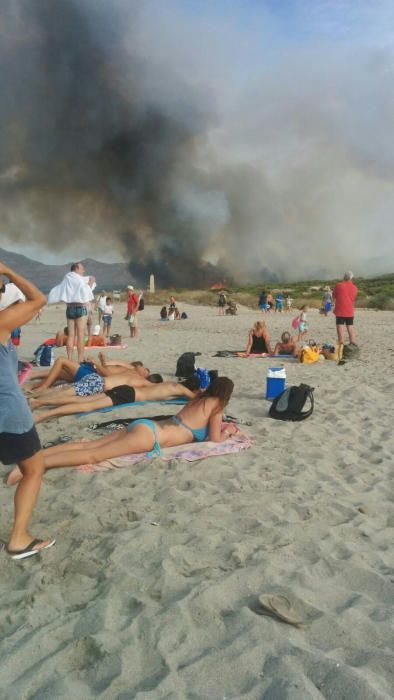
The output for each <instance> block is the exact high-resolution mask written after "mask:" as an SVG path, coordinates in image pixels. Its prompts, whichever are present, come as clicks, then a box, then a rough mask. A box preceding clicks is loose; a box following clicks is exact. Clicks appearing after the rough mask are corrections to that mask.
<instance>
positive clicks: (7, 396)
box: [0, 263, 55, 559]
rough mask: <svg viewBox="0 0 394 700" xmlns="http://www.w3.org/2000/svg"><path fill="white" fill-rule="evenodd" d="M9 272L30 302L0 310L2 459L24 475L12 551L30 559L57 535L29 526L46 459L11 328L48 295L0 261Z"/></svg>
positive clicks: (0, 271) (27, 317)
mask: <svg viewBox="0 0 394 700" xmlns="http://www.w3.org/2000/svg"><path fill="white" fill-rule="evenodd" d="M0 274H3V275H6V276H7V277H8V279H10V280H11V282H13V283H15V284H16V285H17V286H18V287H19V289H20V290H21V292H22V293H23V294H24V295H25V297H26V300H25V301H19V302H18V303H17V304H13V305H12V306H9V307H7V308H6V309H3V310H2V311H0V461H1V462H3V464H5V465H8V464H17V465H18V467H19V469H20V471H21V473H22V478H21V480H20V482H19V485H18V487H17V489H16V492H15V515H14V524H13V527H12V530H11V535H10V539H9V542H8V546H7V552H8V554H9V555H10V556H11V557H12V558H13V559H25V558H26V557H31V556H33V555H35V554H38V553H39V552H41V551H42V550H43V549H48V548H49V547H52V545H54V544H55V540H53V539H47V540H40V539H36V538H34V537H33V536H32V535H31V534H30V533H29V531H28V525H29V520H30V518H31V515H32V512H33V509H34V506H35V503H36V500H37V497H38V493H39V491H40V487H41V481H42V477H43V473H44V460H43V453H42V450H41V444H40V439H39V437H38V434H37V430H36V428H35V426H34V420H33V416H32V413H31V411H30V408H29V405H28V403H27V401H26V398H25V396H24V394H23V392H22V390H21V388H20V386H19V384H18V357H17V354H16V351H15V348H14V347H13V345H12V343H11V342H10V337H11V332H12V330H13V328H15V327H16V326H22V325H23V324H25V323H27V322H28V321H30V320H31V319H32V318H34V317H35V315H36V314H37V312H38V310H39V309H41V308H42V307H43V306H44V305H45V303H46V297H45V296H44V295H43V294H41V292H40V291H39V290H38V289H37V287H35V286H34V285H33V284H32V283H31V282H29V281H28V280H27V279H25V278H24V277H22V276H21V275H18V274H17V273H16V272H14V271H13V270H11V269H10V268H9V267H7V266H6V265H3V264H2V263H0Z"/></svg>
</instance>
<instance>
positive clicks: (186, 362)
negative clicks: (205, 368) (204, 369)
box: [175, 352, 200, 379]
mask: <svg viewBox="0 0 394 700" xmlns="http://www.w3.org/2000/svg"><path fill="white" fill-rule="evenodd" d="M196 355H200V353H196V352H184V353H183V355H181V356H180V357H178V359H177V363H176V370H175V374H176V376H177V377H182V378H184V379H187V378H188V377H191V375H192V374H194V372H195V371H196V368H195V365H194V363H195V361H196Z"/></svg>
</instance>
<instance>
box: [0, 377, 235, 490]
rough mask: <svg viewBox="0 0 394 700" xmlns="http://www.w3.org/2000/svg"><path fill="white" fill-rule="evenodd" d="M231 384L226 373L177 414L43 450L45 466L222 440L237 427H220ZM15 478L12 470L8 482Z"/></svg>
mask: <svg viewBox="0 0 394 700" xmlns="http://www.w3.org/2000/svg"><path fill="white" fill-rule="evenodd" d="M233 388H234V384H233V382H232V381H231V379H227V377H219V378H218V379H214V381H213V382H211V384H210V385H209V387H208V388H207V389H206V390H205V391H204V393H203V394H201V395H200V396H199V397H198V398H195V399H194V400H193V401H190V403H188V404H187V405H186V406H184V407H183V408H182V410H181V411H180V412H179V413H178V415H176V416H171V417H169V418H168V420H167V419H166V420H160V421H153V420H149V419H147V418H143V419H140V420H137V421H134V422H133V423H130V424H129V426H128V427H127V428H124V429H123V430H117V431H115V432H114V433H112V434H111V435H108V436H107V437H104V438H101V439H99V440H90V441H89V442H73V443H66V444H62V445H56V446H55V447H49V448H48V449H46V450H44V464H45V467H46V469H51V468H52V467H76V466H79V465H81V464H98V463H99V462H102V461H103V460H106V459H113V458H114V457H120V456H122V455H126V454H138V453H140V452H142V453H144V452H148V453H150V454H157V455H160V448H162V447H175V446H177V445H186V444H188V443H191V442H194V441H196V442H202V441H203V440H206V439H207V438H208V439H209V440H213V441H214V442H224V441H225V440H227V438H229V437H230V436H231V435H233V434H234V433H236V432H237V431H238V428H237V427H236V426H235V425H233V424H230V425H228V426H227V427H226V429H225V430H223V431H222V419H223V411H224V408H225V407H226V406H227V404H228V402H229V401H230V398H231V394H232V392H233ZM17 480H18V471H17V469H15V470H13V472H12V474H11V475H10V477H9V481H8V483H15V482H16V481H17Z"/></svg>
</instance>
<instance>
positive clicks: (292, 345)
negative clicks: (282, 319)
mask: <svg viewBox="0 0 394 700" xmlns="http://www.w3.org/2000/svg"><path fill="white" fill-rule="evenodd" d="M296 354H297V343H296V341H295V339H294V338H293V337H292V336H291V335H290V333H289V332H288V331H285V332H284V333H282V335H281V342H280V343H276V345H275V350H274V355H296Z"/></svg>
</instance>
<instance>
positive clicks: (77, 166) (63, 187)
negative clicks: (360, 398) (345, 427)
mask: <svg viewBox="0 0 394 700" xmlns="http://www.w3.org/2000/svg"><path fill="white" fill-rule="evenodd" d="M204 6H205V7H206V8H207V7H208V5H204ZM207 12H208V13H209V10H207ZM227 21H228V22H230V24H228V25H226V24H225V22H224V21H223V19H222V18H218V16H215V12H214V11H213V10H212V17H207V18H201V19H199V18H198V17H197V16H196V15H195V16H194V17H193V18H191V17H190V15H188V14H187V13H185V12H184V11H183V10H182V2H177V0H166V2H165V3H158V2H151V1H150V0H2V3H1V5H0V60H1V65H2V71H1V74H0V98H1V110H0V204H1V210H0V231H1V236H2V239H3V240H4V242H5V241H7V240H8V241H10V242H13V243H15V244H16V245H19V246H20V245H21V244H22V243H25V244H28V245H30V246H31V245H33V244H34V245H35V246H36V247H37V254H38V255H39V250H40V249H41V250H42V251H48V250H50V251H52V252H53V251H59V253H61V252H62V251H64V253H66V254H67V255H68V256H69V257H73V258H78V257H80V251H81V248H83V250H84V251H86V249H87V248H88V247H89V249H90V255H91V257H101V258H103V257H105V255H106V254H108V255H111V256H112V255H114V254H119V255H121V256H123V258H124V259H126V260H129V261H130V270H131V273H132V274H133V276H134V278H136V279H137V280H139V281H140V282H141V283H144V284H145V283H146V281H147V278H148V274H149V273H151V272H155V274H156V278H157V281H158V282H159V284H173V285H185V286H186V285H188V286H189V285H190V286H197V285H201V284H208V283H209V282H212V281H214V280H215V279H218V278H220V277H222V276H225V277H226V278H227V279H228V280H230V279H231V278H237V279H252V278H253V277H254V278H258V276H259V274H260V272H261V271H262V270H264V271H265V274H266V270H267V269H269V270H272V272H273V273H275V274H276V275H278V276H279V277H281V278H283V277H287V278H289V277H290V278H291V277H299V276H302V275H313V274H314V273H316V271H317V270H319V271H322V268H323V271H326V272H327V274H328V273H331V274H332V273H336V274H337V273H338V270H340V271H341V272H342V267H343V268H344V269H347V268H349V267H351V268H353V269H354V268H356V266H357V262H358V263H359V270H358V271H360V267H361V262H362V261H363V260H366V259H368V257H369V256H370V255H371V253H372V252H373V251H375V248H376V249H377V250H378V251H380V253H381V254H385V253H386V252H387V241H388V238H387V231H388V225H389V224H391V220H392V214H393V212H392V209H393V205H392V204H391V202H393V201H394V198H393V197H392V189H393V167H392V162H393V161H392V159H391V158H390V147H388V144H389V143H391V131H390V130H391V119H389V118H388V116H389V114H391V108H390V104H391V103H389V100H390V98H389V95H390V94H391V77H390V76H391V73H390V71H389V70H388V65H389V64H390V58H389V57H388V55H387V54H386V53H385V52H384V51H381V52H380V53H379V54H377V53H373V51H371V50H362V51H361V50H360V51H355V52H354V54H351V52H348V53H346V49H345V48H343V47H340V48H339V49H338V47H330V46H328V47H327V46H325V47H324V49H322V50H321V51H319V50H318V49H316V47H315V46H312V47H310V49H309V50H308V51H304V52H302V51H298V52H297V51H296V49H294V53H293V54H291V55H287V54H286V53H285V52H284V53H283V55H282V56H281V57H280V58H278V56H277V55H276V54H275V52H274V51H271V52H270V44H269V41H267V42H266V43H267V49H266V54H267V60H266V61H265V60H264V59H265V56H264V58H263V57H262V56H261V45H262V37H261V36H260V35H259V36H257V35H256V37H253V34H252V33H247V34H243V30H242V29H241V28H240V27H239V26H238V24H237V22H236V21H235V20H234V22H233V24H231V19H230V20H227ZM259 51H260V54H259V53H258V52H259ZM259 55H260V63H259V58H258V57H259ZM249 72H250V75H249ZM246 76H247V77H248V79H246ZM371 103H373V104H374V106H375V109H376V113H379V115H380V118H381V128H380V130H379V133H378V134H377V131H376V129H375V122H374V121H373V119H371V118H369V119H367V118H366V117H365V116H364V115H365V114H367V113H368V112H367V109H368V108H370V105H371ZM385 115H387V118H386V117H385ZM389 132H390V136H389V138H386V137H387V135H388V133H389ZM63 257H64V256H63ZM387 259H389V256H388V257H387Z"/></svg>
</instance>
